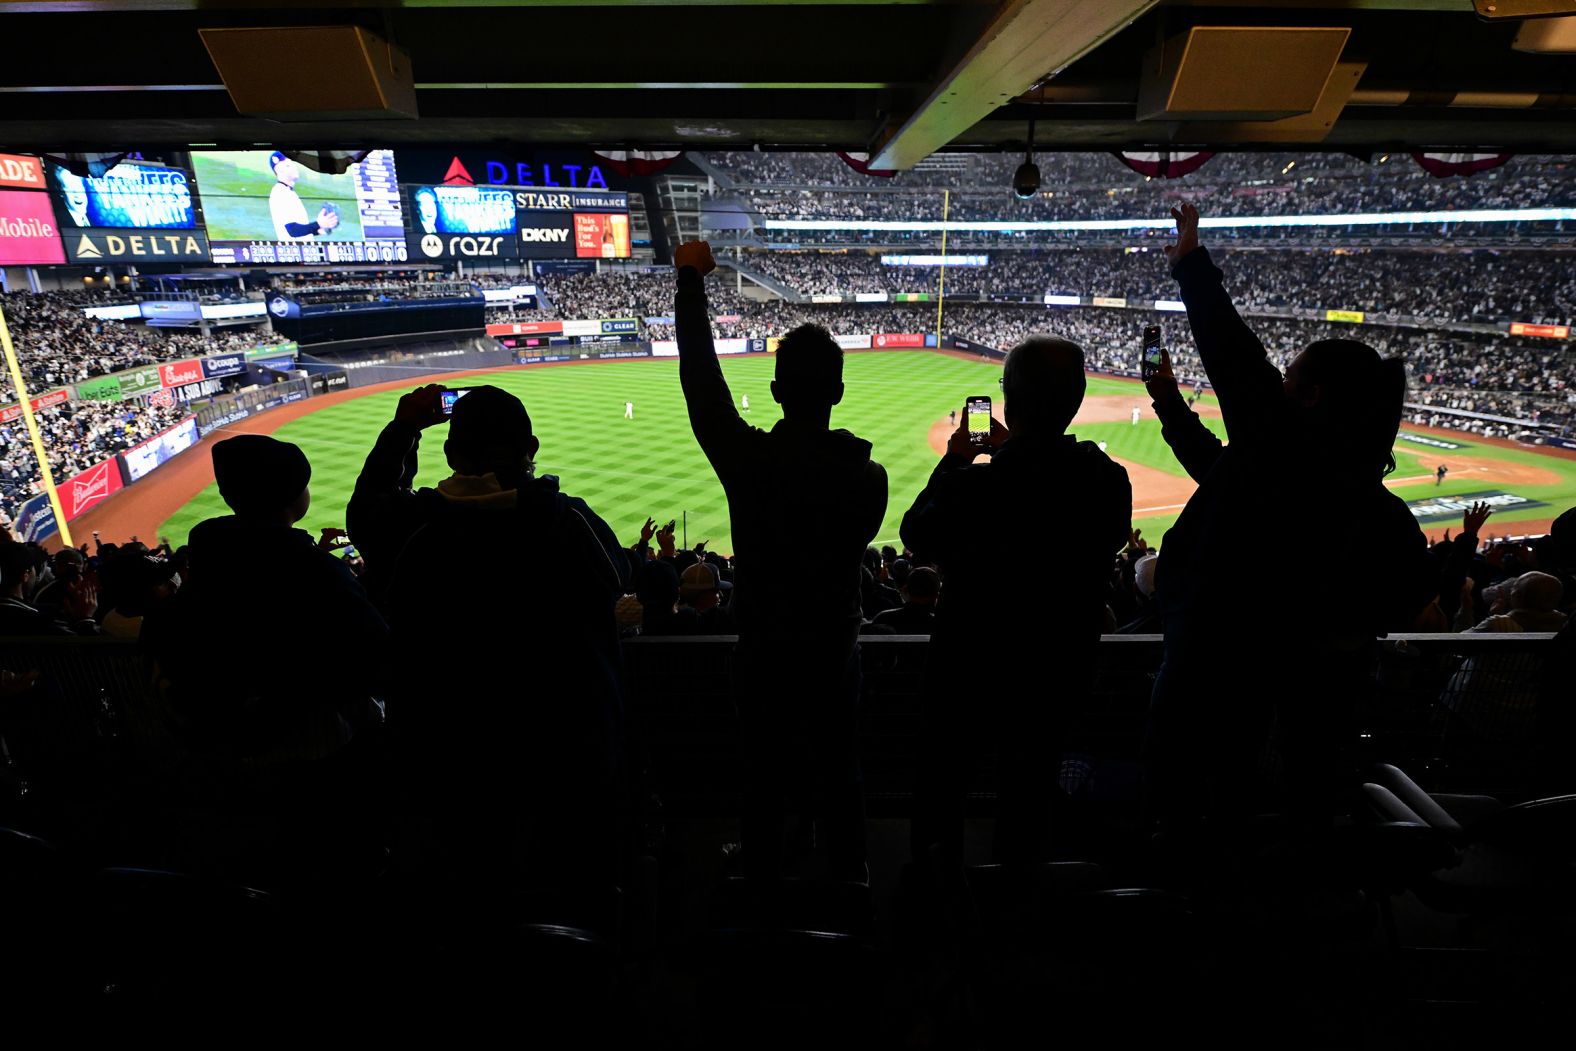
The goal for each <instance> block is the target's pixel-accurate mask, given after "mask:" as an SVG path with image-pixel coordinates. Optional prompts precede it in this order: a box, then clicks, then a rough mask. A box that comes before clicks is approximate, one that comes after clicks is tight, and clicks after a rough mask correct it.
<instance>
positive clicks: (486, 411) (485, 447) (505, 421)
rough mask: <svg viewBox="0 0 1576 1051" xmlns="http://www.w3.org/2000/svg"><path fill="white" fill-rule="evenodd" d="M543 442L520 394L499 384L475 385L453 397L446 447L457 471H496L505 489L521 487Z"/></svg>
mask: <svg viewBox="0 0 1576 1051" xmlns="http://www.w3.org/2000/svg"><path fill="white" fill-rule="evenodd" d="M540 447H541V442H540V441H538V440H537V437H536V435H534V434H532V433H531V416H530V414H529V413H527V412H526V411H525V404H524V403H523V402H521V401H520V399H519V398H516V397H515V396H514V395H513V394H510V393H509V392H508V391H506V390H501V389H499V388H497V387H472V388H471V389H470V393H468V394H466V395H465V396H464V397H463V398H461V399H460V400H458V401H456V402H455V403H454V414H453V415H452V416H450V417H449V437H448V440H447V441H446V442H444V443H443V453H444V455H445V456H446V457H448V460H449V466H450V467H452V468H454V470H455V473H457V474H467V475H483V474H492V475H496V476H497V478H498V483H499V484H500V485H502V486H503V487H504V488H505V489H517V488H519V486H520V483H521V481H522V480H523V479H525V478H528V477H530V474H531V471H532V470H533V469H534V465H533V463H532V460H534V459H535V457H536V451H537V449H538V448H540Z"/></svg>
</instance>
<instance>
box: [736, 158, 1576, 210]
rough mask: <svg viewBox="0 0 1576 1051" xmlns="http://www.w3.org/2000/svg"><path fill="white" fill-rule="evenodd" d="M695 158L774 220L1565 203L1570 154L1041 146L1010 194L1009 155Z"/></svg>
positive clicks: (1569, 194) (1569, 198) (1015, 161)
mask: <svg viewBox="0 0 1576 1051" xmlns="http://www.w3.org/2000/svg"><path fill="white" fill-rule="evenodd" d="M707 156H708V159H709V160H710V162H711V163H712V164H713V165H715V166H716V167H717V168H719V169H720V170H722V171H723V172H724V173H725V175H726V176H727V177H728V178H729V179H730V180H731V181H733V183H734V184H735V186H734V187H724V189H725V190H728V189H734V188H745V189H751V190H754V191H755V192H753V193H751V196H750V200H751V203H752V206H753V207H755V208H756V209H758V210H759V211H760V213H761V214H762V215H768V216H772V217H775V218H833V217H836V218H845V219H852V218H866V219H940V218H941V209H942V202H941V193H940V191H941V190H943V189H948V190H952V191H954V195H953V196H952V199H951V212H950V214H951V217H952V218H954V219H958V220H967V219H1001V218H1004V217H1012V216H1024V217H1028V218H1036V219H1122V218H1133V217H1135V216H1145V217H1157V218H1158V217H1160V216H1163V215H1165V214H1166V210H1167V209H1168V208H1170V207H1171V205H1172V204H1174V203H1175V202H1176V201H1177V200H1180V199H1186V200H1189V201H1192V202H1193V203H1194V204H1196V205H1198V206H1199V207H1202V208H1206V209H1207V210H1208V211H1209V212H1210V214H1212V215H1219V216H1237V215H1301V214H1319V213H1326V214H1328V213H1335V214H1341V213H1357V212H1390V211H1421V210H1448V209H1461V208H1540V207H1569V206H1570V205H1572V204H1573V203H1576V198H1573V191H1572V190H1571V185H1570V179H1569V177H1568V170H1569V164H1570V162H1569V160H1568V159H1567V158H1564V157H1557V156H1518V157H1515V158H1513V159H1511V160H1510V161H1509V162H1508V163H1507V164H1505V165H1503V166H1502V167H1499V168H1494V169H1491V170H1489V171H1486V172H1480V173H1478V174H1477V175H1474V176H1472V177H1471V178H1467V179H1439V178H1435V177H1434V176H1432V175H1430V174H1429V173H1428V172H1426V171H1425V170H1424V169H1423V168H1421V167H1420V166H1418V165H1417V164H1415V163H1413V161H1412V159H1411V158H1410V157H1406V156H1400V155H1381V156H1382V158H1383V159H1379V158H1376V159H1375V160H1373V161H1366V160H1362V159H1359V158H1356V157H1352V156H1348V155H1345V154H1334V153H1322V154H1291V153H1229V154H1219V155H1217V156H1215V157H1212V158H1211V159H1210V160H1209V161H1207V162H1206V163H1205V164H1204V165H1203V166H1202V167H1201V168H1199V169H1197V170H1196V171H1194V172H1191V173H1189V174H1188V175H1185V176H1182V177H1180V178H1175V179H1158V178H1149V177H1146V176H1144V175H1141V174H1139V173H1137V172H1135V171H1133V170H1131V169H1129V168H1128V167H1127V166H1125V165H1124V164H1123V163H1122V162H1121V161H1119V160H1117V159H1116V158H1115V157H1114V156H1111V155H1108V154H1098V153H1046V154H1041V155H1039V156H1037V157H1036V158H1035V163H1036V164H1037V165H1038V167H1039V169H1040V175H1041V186H1042V191H1041V193H1040V195H1039V196H1037V197H1034V198H1032V199H1030V200H1028V201H1020V200H1018V199H1017V198H1015V197H1013V196H1012V195H1011V193H1010V186H1011V182H1012V177H1013V172H1014V170H1015V169H1016V168H1017V166H1018V165H1019V164H1021V163H1022V161H1023V157H1022V155H1021V154H1018V153H976V154H949V155H945V156H943V157H936V158H932V160H931V162H930V163H929V164H921V165H919V166H917V167H915V168H914V169H913V170H911V171H906V172H901V173H899V174H898V175H896V176H894V177H893V178H891V179H883V178H875V177H872V176H868V175H864V174H862V173H860V172H857V171H855V170H854V169H853V168H850V167H848V166H847V165H845V164H844V163H843V162H842V161H840V160H839V159H837V158H836V157H833V156H829V155H827V154H804V153H712V154H708V155H707ZM828 187H833V188H835V189H833V190H831V191H828V189H827V188H828ZM779 188H780V189H779ZM853 191H863V192H853ZM959 191H961V192H959Z"/></svg>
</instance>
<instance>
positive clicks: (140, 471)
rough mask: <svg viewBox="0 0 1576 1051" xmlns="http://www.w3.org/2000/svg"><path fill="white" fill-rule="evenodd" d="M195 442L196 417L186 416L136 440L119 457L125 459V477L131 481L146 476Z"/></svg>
mask: <svg viewBox="0 0 1576 1051" xmlns="http://www.w3.org/2000/svg"><path fill="white" fill-rule="evenodd" d="M196 444H197V417H195V416H188V417H186V418H185V419H184V420H182V421H181V422H180V423H177V424H176V425H175V426H173V427H171V428H170V429H168V430H166V431H163V432H161V433H159V434H156V435H154V436H153V437H152V438H149V439H148V440H147V441H144V442H138V443H137V444H136V445H133V446H132V447H131V448H129V449H127V450H126V451H125V452H123V453H121V454H120V455H121V457H122V458H123V459H124V460H125V461H126V477H127V478H130V479H131V480H132V481H133V482H135V481H138V480H139V479H142V478H146V477H147V476H148V473H149V472H151V471H152V470H154V468H156V467H159V466H160V465H162V464H164V463H167V462H169V460H170V458H171V457H173V456H175V455H176V454H177V453H182V452H185V451H186V450H187V449H190V448H191V447H192V446H193V445H196Z"/></svg>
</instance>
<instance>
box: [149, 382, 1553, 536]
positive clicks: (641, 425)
mask: <svg viewBox="0 0 1576 1051" xmlns="http://www.w3.org/2000/svg"><path fill="white" fill-rule="evenodd" d="M773 367H774V362H773V360H772V359H771V358H770V357H753V358H734V359H724V360H723V371H724V372H725V373H726V375H727V378H728V382H729V384H730V386H731V387H732V389H733V395H734V401H735V404H737V402H738V399H739V396H740V395H745V394H747V395H749V398H750V406H751V412H750V413H749V414H748V417H747V418H748V419H749V421H750V422H751V423H753V424H754V425H756V426H758V427H763V428H769V427H770V426H771V425H772V424H773V423H774V422H776V420H777V419H778V418H779V415H780V414H779V410H778V407H777V405H776V404H775V403H774V402H773V401H772V398H771V392H770V390H769V389H768V384H769V383H770V381H771V376H772V369H773ZM1000 375H1001V368H1000V366H999V365H995V364H990V363H985V362H975V361H967V360H963V359H960V358H956V357H951V356H947V355H942V354H936V353H932V352H928V351H915V352H912V353H882V354H850V355H848V357H847V358H846V359H845V366H844V379H845V384H846V387H847V394H846V396H845V398H844V400H843V404H842V405H840V406H838V407H837V409H835V410H834V411H833V414H832V424H833V426H837V427H847V428H849V429H851V430H853V431H855V432H856V433H858V434H860V435H861V436H863V437H865V438H867V439H869V440H870V441H871V442H873V443H874V445H875V456H876V458H877V459H878V460H880V461H881V462H882V463H883V464H885V465H886V468H887V473H888V477H889V479H890V496H889V500H888V505H887V517H886V521H885V523H884V524H883V526H882V529H881V534H880V537H879V538H878V541H879V542H888V541H890V542H894V543H895V542H897V540H898V524H899V522H900V521H901V519H902V516H903V513H904V512H905V511H906V510H907V509H908V507H909V504H910V503H911V502H912V501H913V499H914V497H915V495H916V494H917V493H918V492H919V490H920V489H921V488H922V487H923V485H924V483H925V479H926V477H927V476H928V475H929V473H930V470H931V468H932V467H934V466H935V456H934V455H933V454H932V452H931V450H930V445H929V433H930V428H931V426H932V425H933V424H934V423H935V422H936V421H937V420H938V419H940V418H942V417H943V416H945V415H946V414H947V412H948V411H949V410H952V409H957V410H958V411H959V413H960V415H961V412H962V408H963V401H964V399H965V398H966V397H968V396H969V395H971V394H986V395H989V396H991V397H992V398H994V399H997V400H998V404H999V399H1000V395H1001V391H1000V388H999V387H998V386H997V382H996V381H997V378H998V377H999V376H1000ZM470 382H472V383H475V384H480V383H484V382H485V383H492V384H495V385H497V386H499V387H502V388H504V389H505V390H509V391H512V392H514V393H515V394H517V395H519V396H520V398H521V399H522V400H524V402H525V404H526V406H527V407H528V408H529V409H530V411H531V415H532V419H533V421H534V423H535V427H536V433H537V435H538V437H540V439H541V443H542V450H541V454H540V456H539V457H538V471H539V472H540V473H547V474H556V475H558V476H559V477H560V478H561V479H562V480H563V486H564V489H565V490H566V491H567V492H570V493H573V494H575V495H577V496H581V497H584V498H585V499H586V501H587V502H588V503H590V505H591V506H592V507H593V508H594V509H596V511H597V512H598V513H599V514H600V515H602V517H603V518H605V519H607V521H608V523H609V524H610V525H611V526H612V527H613V528H614V529H615V530H616V531H617V532H618V534H619V535H620V536H621V537H624V538H626V539H628V540H631V541H632V540H633V539H634V538H635V537H636V536H637V535H638V532H639V528H640V525H641V523H642V522H643V521H645V518H646V516H647V515H650V516H652V517H653V518H656V519H658V520H659V521H666V520H667V519H668V518H683V517H684V514H685V513H686V512H687V513H688V521H689V541H690V542H691V543H694V542H695V541H697V540H710V541H711V543H712V546H713V547H714V548H716V549H718V550H721V551H725V552H726V551H731V550H732V541H731V538H730V536H729V532H728V514H727V503H726V500H725V499H724V497H723V493H722V488H721V486H720V485H719V484H718V483H717V481H716V477H715V475H713V474H712V472H711V468H710V467H709V465H708V464H707V463H706V460H705V457H704V456H703V455H702V454H701V451H700V447H699V446H698V445H696V443H695V439H694V436H693V435H692V434H691V433H690V429H689V419H688V416H687V415H686V413H685V409H684V399H683V395H682V393H681V392H680V390H679V383H678V365H677V362H672V361H623V362H619V361H609V362H600V363H598V364H595V365H574V366H567V367H561V368H531V369H515V370H509V371H504V372H495V373H486V374H477V375H476V376H475V377H474V378H473V379H472V380H471V381H470ZM414 385H415V383H414V381H413V383H412V386H414ZM456 385H457V384H456ZM1139 393H1141V389H1140V388H1139V387H1138V386H1137V385H1136V384H1133V383H1130V382H1126V381H1122V380H1112V379H1104V378H1091V379H1090V381H1089V394H1090V395H1108V394H1117V395H1124V396H1129V397H1130V396H1133V395H1135V394H1139ZM398 397H399V395H398V393H395V392H390V393H384V394H369V395H366V396H364V397H361V398H356V399H353V400H351V401H348V402H344V403H341V404H338V405H334V406H331V407H328V408H324V409H321V410H319V411H317V412H314V413H312V414H310V415H308V416H305V417H303V418H301V419H299V420H296V421H294V422H292V423H289V424H286V425H285V426H284V427H282V428H280V429H279V431H278V432H277V434H278V437H280V438H282V439H285V440H287V441H292V442H296V443H297V444H299V445H300V446H301V447H302V448H303V449H304V450H305V451H306V454H307V456H308V457H309V458H310V459H311V461H312V510H311V512H310V514H308V516H307V518H306V520H305V522H303V523H302V524H303V525H304V526H306V527H308V528H311V529H313V530H316V529H318V528H320V527H323V526H339V525H343V524H344V509H345V504H346V502H347V501H348V500H349V497H350V491H351V488H352V487H353V485H354V484H355V479H356V475H357V473H358V472H359V471H360V469H361V463H362V461H363V460H364V459H365V457H366V453H367V450H368V448H370V446H371V443H372V440H373V438H374V437H375V436H376V435H377V433H378V431H379V430H380V429H381V428H382V426H383V425H384V424H385V423H386V422H387V421H388V420H389V419H390V418H391V417H392V416H393V413H394V405H395V402H396V401H397V400H398ZM625 401H633V402H634V403H635V418H634V419H633V420H625V419H624V418H623V414H624V402H625ZM1209 422H1210V424H1211V425H1212V426H1215V427H1217V428H1218V426H1219V421H1218V420H1211V421H1209ZM1077 432H1078V436H1079V437H1080V438H1085V439H1088V440H1090V441H1102V440H1103V441H1105V442H1106V444H1107V451H1108V452H1109V453H1110V454H1111V455H1113V456H1117V457H1120V458H1122V459H1124V460H1128V461H1130V462H1133V463H1137V464H1144V465H1146V466H1149V467H1153V468H1156V469H1157V470H1161V471H1165V472H1167V473H1171V474H1178V475H1180V474H1181V473H1182V471H1181V469H1180V468H1179V467H1178V466H1177V464H1176V461H1175V459H1174V458H1172V456H1171V453H1170V451H1169V450H1168V449H1167V448H1166V445H1165V442H1164V441H1163V440H1162V438H1161V435H1160V424H1159V423H1158V421H1156V420H1155V419H1153V417H1152V416H1151V415H1149V414H1147V412H1146V415H1145V417H1144V418H1143V419H1141V420H1140V422H1139V423H1138V424H1137V425H1136V426H1135V425H1133V424H1132V423H1130V422H1128V421H1126V420H1123V421H1120V422H1116V423H1100V424H1089V425H1084V426H1080V427H1078V428H1077ZM1460 441H1461V442H1462V444H1464V445H1471V448H1469V449H1463V450H1461V453H1462V454H1464V455H1470V456H1472V457H1475V458H1480V459H1485V460H1488V459H1499V460H1507V461H1516V462H1523V463H1533V464H1536V465H1538V466H1540V467H1545V468H1548V469H1550V470H1553V471H1555V472H1556V473H1557V474H1558V476H1559V479H1560V480H1559V483H1558V484H1555V485H1549V486H1539V487H1533V486H1489V485H1485V484H1484V483H1483V482H1482V481H1481V480H1477V481H1474V480H1472V479H1471V478H1455V477H1452V478H1450V479H1449V480H1448V481H1447V482H1446V483H1445V485H1444V486H1442V487H1440V488H1437V489H1436V488H1435V487H1434V484H1433V481H1432V476H1431V472H1432V470H1433V466H1434V464H1435V463H1437V462H1440V458H1441V457H1443V459H1444V461H1445V462H1448V461H1449V457H1448V454H1441V453H1436V452H1434V451H1433V450H1421V451H1419V450H1416V449H1413V448H1400V447H1398V448H1397V460H1398V464H1399V469H1398V475H1399V476H1401V477H1408V476H1413V475H1424V474H1429V478H1428V479H1427V480H1426V481H1421V482H1419V483H1418V484H1416V485H1408V486H1405V487H1403V488H1400V489H1398V490H1397V492H1398V493H1400V495H1401V496H1403V497H1404V498H1405V499H1409V500H1410V499H1418V498H1422V497H1429V496H1435V495H1450V494H1454V493H1469V492H1475V491H1479V490H1482V489H1486V488H1505V489H1507V490H1510V491H1514V492H1516V493H1519V494H1521V495H1524V496H1528V497H1532V498H1534V499H1537V500H1540V501H1543V502H1545V503H1548V504H1549V505H1550V506H1549V507H1544V508H1536V509H1531V510H1528V511H1526V512H1523V513H1521V514H1514V513H1507V514H1505V515H1503V516H1496V518H1495V519H1494V524H1495V525H1496V526H1499V527H1503V526H1505V525H1508V524H1509V523H1510V522H1512V521H1514V520H1515V519H1517V518H1523V519H1525V518H1549V517H1553V515H1554V514H1555V513H1558V511H1559V510H1561V509H1563V508H1565V507H1568V506H1570V505H1571V504H1572V503H1576V461H1570V460H1561V459H1556V458H1553V457H1547V456H1539V455H1537V454H1536V453H1530V452H1522V451H1519V450H1509V449H1500V448H1495V447H1491V446H1487V445H1479V444H1476V443H1474V442H1472V440H1471V438H1470V437H1469V436H1464V437H1463V438H1461V439H1460ZM447 473H448V471H447V468H446V466H445V465H444V463H443V451H442V435H441V429H435V430H434V431H430V432H428V437H427V439H426V440H425V441H424V443H423V447H422V461H421V471H420V474H419V475H418V479H417V480H418V483H419V484H421V485H433V484H436V483H437V482H438V481H439V480H440V479H441V478H443V477H444V476H445V475H446V474H447ZM1065 495H1066V501H1067V503H1066V507H1067V513H1068V514H1071V515H1076V514H1077V513H1078V508H1079V505H1078V500H1079V495H1078V494H1077V493H1076V492H1068V493H1066V494H1065ZM1138 503H1139V505H1140V511H1139V513H1138V514H1137V515H1136V516H1135V517H1136V518H1137V519H1138V520H1139V521H1140V524H1141V525H1142V526H1143V529H1144V534H1145V536H1146V537H1149V538H1152V539H1156V540H1158V539H1159V537H1160V536H1161V534H1162V533H1163V532H1164V530H1165V529H1166V528H1168V527H1169V526H1170V524H1171V522H1172V521H1174V520H1175V518H1176V513H1175V512H1174V511H1164V512H1149V513H1145V512H1144V511H1143V510H1142V505H1143V500H1142V499H1140V500H1139V501H1138ZM225 513H227V512H226V509H225V507H224V504H223V502H222V501H221V500H220V499H219V494H218V491H217V489H216V488H215V487H214V486H209V487H208V488H207V489H205V490H204V491H203V492H202V493H200V494H199V495H198V496H197V497H195V498H194V499H193V500H192V501H191V502H189V503H188V504H187V505H186V506H185V507H183V508H182V509H181V510H180V511H179V512H177V513H176V514H175V515H174V516H173V517H171V518H170V519H169V521H167V522H166V523H165V524H164V526H163V528H162V529H161V531H160V533H161V535H163V536H167V537H169V538H170V539H171V540H172V541H173V542H175V543H176V544H180V543H181V542H183V541H184V539H185V537H186V534H187V532H188V531H189V530H190V528H191V527H192V526H193V525H195V524H196V523H197V522H199V521H201V520H202V519H204V518H208V517H210V516H213V515H219V514H225ZM784 528H785V530H788V531H790V533H791V528H792V526H791V523H785V526H784ZM789 539H791V536H790V535H789V533H785V541H786V540H789ZM1004 539H1012V538H1004ZM1022 539H1027V538H1022Z"/></svg>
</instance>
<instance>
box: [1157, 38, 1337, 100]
mask: <svg viewBox="0 0 1576 1051" xmlns="http://www.w3.org/2000/svg"><path fill="white" fill-rule="evenodd" d="M1351 32H1352V31H1351V30H1350V29H1345V28H1339V27H1316V28H1263V27H1256V26H1194V27H1192V28H1191V29H1189V30H1188V31H1187V32H1185V33H1181V34H1179V35H1177V36H1174V37H1172V38H1170V39H1169V40H1167V41H1165V42H1164V43H1162V44H1157V45H1156V46H1155V47H1153V48H1151V49H1150V51H1149V53H1148V54H1147V55H1145V56H1144V69H1143V76H1142V77H1141V78H1140V81H1139V87H1138V113H1137V116H1138V119H1139V120H1234V121H1240V120H1279V119H1281V118H1282V117H1292V116H1297V115H1299V114H1304V113H1312V112H1313V110H1314V107H1316V106H1317V105H1318V104H1319V98H1320V96H1321V95H1323V94H1324V88H1325V85H1326V83H1328V81H1329V79H1330V74H1331V73H1332V72H1333V71H1334V69H1335V64H1336V63H1337V62H1338V61H1340V58H1341V51H1342V49H1344V48H1345V47H1346V40H1347V38H1348V37H1349V36H1351Z"/></svg>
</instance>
